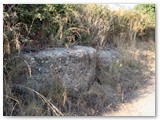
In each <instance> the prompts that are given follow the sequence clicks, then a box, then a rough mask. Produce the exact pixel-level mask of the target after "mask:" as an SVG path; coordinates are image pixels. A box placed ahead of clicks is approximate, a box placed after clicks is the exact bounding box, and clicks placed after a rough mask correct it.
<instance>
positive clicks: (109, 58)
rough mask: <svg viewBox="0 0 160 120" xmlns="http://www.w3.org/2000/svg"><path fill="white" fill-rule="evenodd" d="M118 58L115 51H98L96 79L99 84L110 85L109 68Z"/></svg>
mask: <svg viewBox="0 0 160 120" xmlns="http://www.w3.org/2000/svg"><path fill="white" fill-rule="evenodd" d="M117 58H118V53H117V52H116V51H115V50H111V49H106V50H99V51H98V52H97V74H96V75H97V78H98V79H99V81H100V82H101V84H108V85H112V84H111V82H110V81H109V80H111V78H109V77H108V74H107V73H108V71H109V67H110V66H111V65H112V63H113V62H115V61H116V60H117Z"/></svg>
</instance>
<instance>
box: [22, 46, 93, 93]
mask: <svg viewBox="0 0 160 120" xmlns="http://www.w3.org/2000/svg"><path fill="white" fill-rule="evenodd" d="M23 57H24V59H25V60H26V61H27V62H28V65H29V66H30V67H31V77H30V76H27V80H26V81H24V82H23V83H21V84H25V85H27V86H29V87H31V88H33V89H35V90H37V91H41V90H42V89H44V88H45V87H48V88H51V86H55V84H54V81H59V82H61V83H62V84H63V85H64V86H65V87H66V88H67V90H68V91H71V92H73V91H77V92H80V91H82V90H84V89H86V88H87V87H88V84H89V82H91V81H92V80H93V79H94V77H95V73H96V72H95V71H96V69H95V68H96V50H95V49H94V48H92V47H83V46H73V47H72V48H54V49H48V50H45V51H40V52H38V53H29V54H24V55H23ZM48 92H49V91H48Z"/></svg>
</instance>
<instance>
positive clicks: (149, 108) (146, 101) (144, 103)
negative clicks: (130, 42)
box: [103, 64, 155, 116]
mask: <svg viewBox="0 0 160 120" xmlns="http://www.w3.org/2000/svg"><path fill="white" fill-rule="evenodd" d="M152 68H153V69H151V70H150V71H151V73H150V75H151V77H150V79H149V85H148V86H147V87H146V88H143V89H141V90H138V91H137V92H136V94H137V93H138V97H137V98H135V99H133V100H132V101H131V102H129V103H123V104H121V105H120V109H119V110H118V111H113V112H110V113H105V114H103V116H155V65H154V64H153V66H152Z"/></svg>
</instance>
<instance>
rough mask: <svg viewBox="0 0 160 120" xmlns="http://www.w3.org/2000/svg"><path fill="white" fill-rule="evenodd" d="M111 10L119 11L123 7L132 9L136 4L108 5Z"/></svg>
mask: <svg viewBox="0 0 160 120" xmlns="http://www.w3.org/2000/svg"><path fill="white" fill-rule="evenodd" d="M108 5H109V7H110V8H111V9H119V8H120V7H124V8H126V9H133V8H134V6H136V5H137V4H108Z"/></svg>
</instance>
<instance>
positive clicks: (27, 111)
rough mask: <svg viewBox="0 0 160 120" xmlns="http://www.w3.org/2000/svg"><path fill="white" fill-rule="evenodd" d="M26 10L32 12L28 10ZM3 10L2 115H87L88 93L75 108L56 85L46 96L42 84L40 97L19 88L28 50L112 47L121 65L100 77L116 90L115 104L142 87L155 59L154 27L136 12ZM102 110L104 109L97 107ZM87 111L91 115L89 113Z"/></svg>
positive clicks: (40, 7)
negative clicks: (23, 56)
mask: <svg viewBox="0 0 160 120" xmlns="http://www.w3.org/2000/svg"><path fill="white" fill-rule="evenodd" d="M28 7H30V10H27V9H26V8H28ZM3 8H4V12H3V15H4V17H3V24H4V26H3V29H4V32H3V48H4V54H3V63H4V64H3V71H4V72H3V86H4V99H3V101H4V107H3V114H4V115H5V116H14V115H15V116H17V115H28V116H37V115H38V116H43V115H74V114H71V113H73V112H74V110H73V108H76V109H78V110H79V111H80V112H82V111H85V110H84V107H85V106H83V104H82V103H81V105H80V104H79V102H80V101H81V102H82V101H83V100H87V99H88V98H86V97H85V95H86V94H85V95H84V96H82V98H84V99H82V100H77V99H75V100H73V103H75V104H74V107H73V104H72V105H71V103H70V101H71V100H68V96H67V91H66V89H65V88H64V87H63V86H62V85H61V83H60V82H59V81H57V80H56V83H55V84H56V86H55V88H52V89H53V90H52V91H53V93H46V91H47V90H45V89H47V88H48V87H45V85H44V92H43V93H38V92H37V91H35V90H33V89H31V88H28V87H26V86H19V85H17V83H18V81H16V78H17V77H20V75H23V76H25V75H30V67H29V65H28V64H27V62H26V61H25V60H23V59H22V58H21V57H20V56H19V54H21V53H23V52H26V51H25V50H26V48H27V49H29V50H36V51H39V50H43V49H46V48H49V47H57V46H58V47H59V46H63V47H70V46H72V45H75V44H76V45H87V46H93V47H95V48H96V49H98V48H103V47H105V46H109V47H111V48H114V49H115V50H117V51H118V52H119V54H120V56H119V60H116V61H114V62H113V64H111V65H110V66H109V69H108V70H107V71H106V70H104V74H105V77H106V76H107V78H108V79H110V81H111V83H110V84H111V85H113V86H114V93H115V95H116V96H117V97H118V102H126V101H127V99H128V98H127V96H125V94H127V93H128V92H131V91H135V90H136V89H138V88H141V87H142V86H143V85H144V83H146V81H147V80H146V77H147V76H148V75H149V74H148V72H149V69H151V68H152V66H150V65H152V64H153V63H150V62H154V60H155V58H154V57H155V56H154V54H155V46H154V30H155V28H154V27H155V26H154V25H153V24H152V23H151V20H150V17H149V16H148V15H145V14H141V13H138V12H135V11H134V10H129V11H126V10H124V9H121V10H119V11H111V10H109V9H108V8H107V7H102V6H97V5H11V4H10V5H7V4H6V5H3ZM151 56H152V57H151ZM14 88H17V89H19V91H18V92H20V90H21V89H24V91H25V92H24V93H19V94H28V95H29V96H28V97H29V98H30V100H26V99H29V98H23V97H22V96H20V95H18V92H15V91H14ZM48 89H50V88H48ZM32 98H34V99H32ZM91 99H92V98H91ZM37 100H38V102H37ZM26 102H27V103H26ZM84 104H85V103H84ZM107 105H108V104H107ZM109 105H110V104H109ZM102 106H103V104H101V106H99V107H102ZM97 107H98V106H96V109H98V108H97ZM110 107H111V106H108V107H107V110H108V109H110ZM60 111H61V112H60ZM88 111H90V112H91V111H92V109H89V110H88ZM85 112H87V111H85ZM79 115H82V114H81V113H79ZM89 115H93V114H89Z"/></svg>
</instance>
